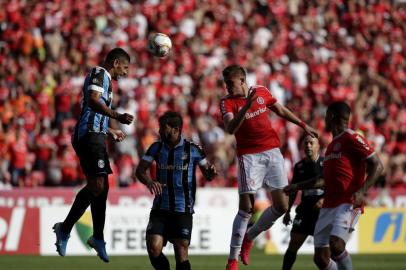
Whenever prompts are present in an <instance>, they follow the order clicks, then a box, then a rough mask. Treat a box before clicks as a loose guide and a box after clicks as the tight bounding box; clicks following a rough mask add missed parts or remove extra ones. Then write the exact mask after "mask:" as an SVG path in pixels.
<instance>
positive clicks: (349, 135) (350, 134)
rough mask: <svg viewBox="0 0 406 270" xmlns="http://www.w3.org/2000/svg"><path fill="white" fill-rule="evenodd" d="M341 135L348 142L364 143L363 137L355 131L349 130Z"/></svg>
mask: <svg viewBox="0 0 406 270" xmlns="http://www.w3.org/2000/svg"><path fill="white" fill-rule="evenodd" d="M343 135H344V136H342V137H343V138H347V139H350V140H356V141H360V142H365V141H366V139H365V137H364V136H363V135H362V134H361V133H359V132H357V131H355V130H352V129H349V128H348V129H346V130H345V131H344V134H343Z"/></svg>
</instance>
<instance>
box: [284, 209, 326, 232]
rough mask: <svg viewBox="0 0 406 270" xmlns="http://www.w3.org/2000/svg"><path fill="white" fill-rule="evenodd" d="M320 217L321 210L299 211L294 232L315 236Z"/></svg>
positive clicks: (294, 224)
mask: <svg viewBox="0 0 406 270" xmlns="http://www.w3.org/2000/svg"><path fill="white" fill-rule="evenodd" d="M318 217H319V210H318V209H317V210H309V211H299V212H297V213H296V216H295V219H294V220H293V226H292V231H291V232H294V233H300V234H304V235H313V233H314V227H315V226H316V222H317V219H318Z"/></svg>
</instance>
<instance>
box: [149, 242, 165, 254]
mask: <svg viewBox="0 0 406 270" xmlns="http://www.w3.org/2000/svg"><path fill="white" fill-rule="evenodd" d="M147 251H148V254H149V256H150V257H158V256H159V255H160V254H161V252H162V246H161V245H160V244H159V243H154V242H152V243H147Z"/></svg>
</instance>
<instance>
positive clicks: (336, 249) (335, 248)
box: [329, 236, 345, 256]
mask: <svg viewBox="0 0 406 270" xmlns="http://www.w3.org/2000/svg"><path fill="white" fill-rule="evenodd" d="M329 244H330V250H331V253H332V254H333V255H334V256H338V255H340V254H341V253H343V252H344V250H345V242H344V240H343V239H341V238H339V237H336V236H331V237H330V241H329Z"/></svg>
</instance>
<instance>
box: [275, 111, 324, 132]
mask: <svg viewBox="0 0 406 270" xmlns="http://www.w3.org/2000/svg"><path fill="white" fill-rule="evenodd" d="M270 109H271V110H272V111H273V112H274V113H276V114H277V115H279V116H280V117H282V118H284V119H286V120H288V121H289V122H292V123H294V124H296V125H298V126H300V127H301V128H303V130H304V131H305V132H306V133H307V134H309V135H310V136H312V137H314V138H318V137H319V134H318V132H317V131H316V130H315V129H314V128H312V127H311V126H309V125H307V124H306V123H305V122H303V121H302V120H300V119H299V118H298V117H297V116H296V115H295V114H294V113H293V112H291V111H290V110H289V109H288V108H286V107H285V106H283V105H281V104H279V103H275V104H274V105H272V106H271V107H270Z"/></svg>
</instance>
